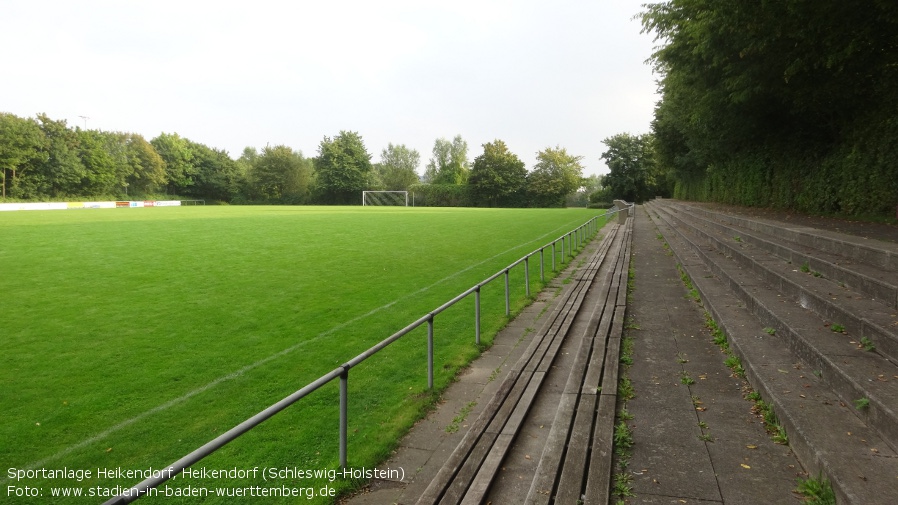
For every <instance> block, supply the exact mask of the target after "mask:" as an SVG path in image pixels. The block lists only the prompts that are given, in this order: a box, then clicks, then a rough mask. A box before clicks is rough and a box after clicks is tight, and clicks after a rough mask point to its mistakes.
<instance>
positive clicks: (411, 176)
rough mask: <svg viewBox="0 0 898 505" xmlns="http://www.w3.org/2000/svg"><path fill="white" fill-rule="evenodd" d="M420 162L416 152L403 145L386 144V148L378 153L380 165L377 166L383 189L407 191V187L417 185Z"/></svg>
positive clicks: (419, 156)
mask: <svg viewBox="0 0 898 505" xmlns="http://www.w3.org/2000/svg"><path fill="white" fill-rule="evenodd" d="M420 161H421V155H420V154H418V151H416V150H414V149H409V148H407V147H405V144H400V145H398V146H394V145H393V144H387V148H386V149H384V150H382V151H381V153H380V163H379V164H378V166H377V172H378V173H379V174H380V180H381V182H382V184H383V187H384V189H386V190H389V191H407V190H408V188H409V186H411V185H413V184H417V183H418V173H417V171H418V164H419V163H420Z"/></svg>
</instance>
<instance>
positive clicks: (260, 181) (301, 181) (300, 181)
mask: <svg viewBox="0 0 898 505" xmlns="http://www.w3.org/2000/svg"><path fill="white" fill-rule="evenodd" d="M311 178H312V162H311V161H310V160H308V159H306V158H304V157H303V155H302V153H301V152H299V151H293V149H291V148H289V147H287V146H284V145H279V146H274V147H269V146H265V147H264V148H263V149H262V153H261V154H260V155H259V156H258V157H256V158H255V159H254V160H253V163H252V169H251V171H250V174H249V180H250V182H251V184H252V185H253V186H254V189H255V193H256V194H257V195H259V196H260V197H261V198H263V199H266V200H270V201H283V202H289V203H304V202H306V201H307V200H308V197H309V194H310V191H311Z"/></svg>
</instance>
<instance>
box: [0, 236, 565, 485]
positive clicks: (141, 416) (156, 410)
mask: <svg viewBox="0 0 898 505" xmlns="http://www.w3.org/2000/svg"><path fill="white" fill-rule="evenodd" d="M567 226H569V225H564V226H559V227H558V228H556V229H554V230H552V231H550V232H548V233H545V234H543V235H541V236H539V237H537V238H535V239H533V240H532V241H530V242H529V243H533V242H535V241H538V240H540V239H543V238H545V237H547V236H550V235H552V234H554V233H557V231H558V230H560V229H564V228H566V227H567ZM525 246H526V244H524V245H518V246H515V247H512V248H511V249H508V250H506V251H502V252H500V253H498V254H495V255H493V256H491V257H489V258H487V259H485V260H483V261H481V262H479V263H475V264H473V265H471V266H469V267H467V268H465V269H463V270H459V271H457V272H455V273H454V274H452V275H449V276H447V277H443V278H442V279H440V280H438V281H436V282H434V283H433V284H431V285H429V286H426V287H423V288H421V289H419V290H417V291H415V292H413V293H409V294H407V295H405V296H402V297H399V298H397V299H395V300H393V301H392V302H390V303H387V304H385V305H381V306H380V307H377V308H375V309H373V310H371V311H369V312H366V313H365V314H362V315H360V316H356V317H354V318H352V319H349V320H347V321H344V322H342V323H340V324H338V325H337V326H334V327H333V328H331V329H329V330H327V331H325V332H322V333H319V334H318V335H316V336H314V337H312V338H310V339H308V340H303V341H301V342H298V343H296V344H294V345H292V346H290V347H288V348H286V349H284V350H282V351H279V352H276V353H274V354H272V355H270V356H268V357H265V358H262V359H260V360H258V361H256V362H254V363H251V364H249V365H246V366H244V367H243V368H240V369H238V370H236V371H234V372H231V373H229V374H227V375H222V376H221V377H219V378H217V379H215V380H213V381H211V382H209V383H207V384H205V385H203V386H200V387H198V388H196V389H194V390H191V391H188V392H187V393H184V394H183V395H181V396H179V397H177V398H174V399H172V400H169V401H167V402H165V403H163V404H161V405H158V406H156V407H153V408H152V409H150V410H147V411H145V412H142V413H140V414H137V415H136V416H134V417H132V418H130V419H126V420H124V421H122V422H120V423H118V424H116V425H113V426H111V427H109V428H107V429H105V430H103V431H101V432H100V433H97V434H96V435H94V436H92V437H90V438H87V439H84V440H82V441H81V442H78V443H76V444H74V445H71V446H69V447H66V448H65V449H63V450H61V451H59V452H57V453H55V454H53V455H52V456H48V457H46V458H44V459H41V460H39V461H35V462H33V463H29V464H28V465H25V466H24V467H22V468H23V469H25V470H33V469H36V468H44V467H46V465H47V464H48V463H51V462H53V461H56V460H58V459H60V458H63V457H64V456H67V455H68V454H71V453H72V452H74V451H77V450H78V449H82V448H84V447H86V446H88V445H90V444H93V443H95V442H99V441H100V440H103V439H104V438H106V437H108V436H109V435H112V434H113V433H116V432H118V431H121V430H123V429H125V428H127V427H128V426H131V425H132V424H134V423H137V422H139V421H142V420H144V419H146V418H148V417H150V416H152V415H154V414H158V413H159V412H162V411H164V410H168V409H170V408H171V407H174V406H176V405H180V404H182V403H184V402H186V401H187V400H189V399H191V398H193V397H194V396H196V395H198V394H201V393H204V392H206V391H208V390H210V389H212V388H214V387H216V386H218V385H219V384H221V383H222V382H225V381H229V380H233V379H236V378H238V377H241V376H242V375H244V374H245V373H247V372H249V371H251V370H254V369H256V368H259V367H260V366H262V365H264V364H266V363H269V362H271V361H273V360H275V359H278V358H280V357H283V356H286V355H288V354H290V353H292V352H293V351H296V350H297V349H300V348H302V347H304V346H305V345H307V344H311V343H313V342H316V341H318V340H320V339H322V338H324V337H326V336H328V335H331V334H333V333H334V332H336V331H339V330H341V329H343V328H345V327H347V326H349V325H351V324H353V323H356V322H358V321H361V320H363V319H365V318H368V317H370V316H372V315H374V314H376V313H378V312H380V311H382V310H385V309H388V308H390V307H392V306H393V305H396V304H397V303H399V302H400V301H402V300H404V299H406V298H411V297H413V296H417V295H419V294H421V293H424V292H425V291H428V290H430V289H431V288H433V287H434V286H437V285H440V284H442V283H444V282H447V281H449V280H451V279H453V278H455V277H458V276H459V275H461V274H463V273H465V272H467V271H469V270H471V269H473V268H476V267H479V266H481V265H483V264H485V263H488V262H490V261H493V260H494V259H496V258H498V257H500V256H503V255H505V254H508V253H510V252H514V251H515V250H516V249H521V248H522V247H525ZM9 480H10V479H9V477H4V478H0V484H6V483H7V482H9Z"/></svg>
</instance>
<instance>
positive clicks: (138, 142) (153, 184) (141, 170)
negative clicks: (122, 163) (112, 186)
mask: <svg viewBox="0 0 898 505" xmlns="http://www.w3.org/2000/svg"><path fill="white" fill-rule="evenodd" d="M125 146H126V150H125V154H126V157H127V158H126V159H127V163H128V165H129V166H130V167H131V173H130V175H128V177H127V180H126V182H127V185H126V188H131V193H132V194H138V195H146V194H149V193H152V192H154V191H156V190H158V189H159V188H161V187H163V186H164V185H165V183H166V182H167V179H166V177H165V161H164V160H163V159H162V157H161V156H159V153H157V152H156V150H155V149H153V146H152V145H151V144H150V143H149V142H147V141H146V139H144V138H143V136H142V135H139V134H137V133H127V134H125Z"/></svg>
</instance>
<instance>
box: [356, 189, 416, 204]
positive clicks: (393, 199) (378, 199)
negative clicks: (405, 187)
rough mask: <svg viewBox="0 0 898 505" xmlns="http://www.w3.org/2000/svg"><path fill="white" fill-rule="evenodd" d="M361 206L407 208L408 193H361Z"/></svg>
mask: <svg viewBox="0 0 898 505" xmlns="http://www.w3.org/2000/svg"><path fill="white" fill-rule="evenodd" d="M362 205H381V206H388V205H389V206H398V207H408V191H362Z"/></svg>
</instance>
